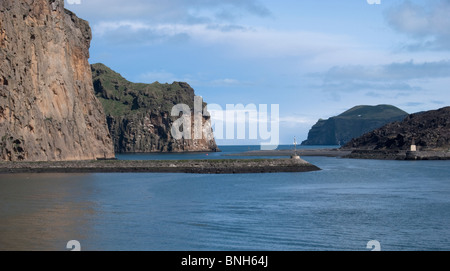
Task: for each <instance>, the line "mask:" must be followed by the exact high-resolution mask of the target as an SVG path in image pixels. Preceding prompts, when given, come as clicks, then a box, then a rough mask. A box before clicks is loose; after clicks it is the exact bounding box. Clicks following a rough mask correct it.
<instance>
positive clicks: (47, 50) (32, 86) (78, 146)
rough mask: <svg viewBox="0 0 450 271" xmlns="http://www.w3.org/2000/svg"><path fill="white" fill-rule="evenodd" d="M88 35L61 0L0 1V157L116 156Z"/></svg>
mask: <svg viewBox="0 0 450 271" xmlns="http://www.w3.org/2000/svg"><path fill="white" fill-rule="evenodd" d="M90 41H91V30H90V27H89V25H88V23H87V22H86V21H84V20H81V19H79V18H77V17H76V16H75V14H73V13H71V12H70V11H68V10H65V9H64V1H63V0H23V1H16V0H1V1H0V160H7V161H17V160H29V161H36V160H39V161H55V160H84V159H95V158H98V157H101V158H112V157H114V149H113V145H112V140H111V137H110V135H109V132H108V128H107V125H106V118H105V114H104V112H103V109H102V107H101V104H100V103H99V101H98V100H97V99H96V97H95V95H94V90H93V85H92V80H91V78H92V74H91V69H90V66H89V63H88V58H89V46H90Z"/></svg>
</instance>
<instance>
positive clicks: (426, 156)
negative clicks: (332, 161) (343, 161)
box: [343, 150, 450, 160]
mask: <svg viewBox="0 0 450 271" xmlns="http://www.w3.org/2000/svg"><path fill="white" fill-rule="evenodd" d="M343 158H351V159H376V160H450V151H416V152H412V151H402V150H397V151H394V150H354V151H352V152H351V153H350V154H348V155H346V156H343Z"/></svg>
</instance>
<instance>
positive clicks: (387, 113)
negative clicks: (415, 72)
mask: <svg viewBox="0 0 450 271" xmlns="http://www.w3.org/2000/svg"><path fill="white" fill-rule="evenodd" d="M407 115H408V114H407V113H406V112H405V111H403V110H400V109H399V108H397V107H394V106H391V105H378V106H356V107H353V108H352V109H350V110H348V111H346V112H344V113H342V114H340V115H339V116H336V117H332V118H330V119H327V120H322V119H321V120H319V121H318V122H317V123H316V124H315V125H314V126H313V127H312V128H311V130H310V132H309V135H308V140H306V141H304V142H303V143H302V145H344V144H346V143H347V142H349V141H350V140H352V139H353V138H356V137H359V136H361V135H363V134H365V133H367V132H370V131H372V130H374V129H376V128H380V127H382V126H383V125H385V124H387V123H390V122H394V121H399V120H402V119H404V118H405V117H406V116H407Z"/></svg>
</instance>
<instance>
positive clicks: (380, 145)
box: [343, 107, 450, 151]
mask: <svg viewBox="0 0 450 271" xmlns="http://www.w3.org/2000/svg"><path fill="white" fill-rule="evenodd" d="M413 142H414V143H415V144H416V145H417V147H418V150H419V151H448V150H450V107H445V108H442V109H439V110H432V111H427V112H421V113H416V114H412V115H409V116H408V117H406V118H405V119H404V120H403V121H401V122H395V123H390V124H387V125H386V126H384V127H382V128H380V129H376V130H374V131H372V132H370V133H367V134H365V135H363V136H362V137H360V138H357V139H354V140H352V141H350V142H349V143H348V144H347V145H345V146H344V147H343V148H345V149H358V150H376V151H386V150H387V151H401V150H410V147H411V145H412V143H413Z"/></svg>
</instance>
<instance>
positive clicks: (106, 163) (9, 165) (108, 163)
mask: <svg viewBox="0 0 450 271" xmlns="http://www.w3.org/2000/svg"><path fill="white" fill-rule="evenodd" d="M319 170H321V169H320V168H318V167H317V166H315V165H313V164H310V163H308V162H306V161H304V160H301V159H300V160H294V159H254V160H253V159H252V160H245V159H242V160H235V159H224V160H167V161H162V160H142V161H132V160H97V161H68V162H1V163H0V174H16V173H194V174H244V173H281V172H311V171H319Z"/></svg>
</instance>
